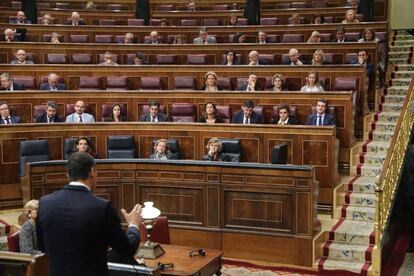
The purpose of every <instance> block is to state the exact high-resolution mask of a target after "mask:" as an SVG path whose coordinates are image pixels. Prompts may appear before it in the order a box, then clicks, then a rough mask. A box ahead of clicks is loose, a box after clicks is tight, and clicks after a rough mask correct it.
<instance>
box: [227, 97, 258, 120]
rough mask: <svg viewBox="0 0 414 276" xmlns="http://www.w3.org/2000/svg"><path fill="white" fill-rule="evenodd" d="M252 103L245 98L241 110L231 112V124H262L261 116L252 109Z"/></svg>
mask: <svg viewBox="0 0 414 276" xmlns="http://www.w3.org/2000/svg"><path fill="white" fill-rule="evenodd" d="M253 109H254V103H253V101H251V100H246V101H244V103H243V106H242V110H241V111H239V112H237V113H235V114H233V118H232V119H231V122H232V123H233V124H245V125H249V124H263V117H262V115H260V114H257V113H256V112H254V111H253Z"/></svg>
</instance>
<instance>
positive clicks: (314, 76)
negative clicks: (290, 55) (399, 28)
mask: <svg viewBox="0 0 414 276" xmlns="http://www.w3.org/2000/svg"><path fill="white" fill-rule="evenodd" d="M323 91H325V90H324V89H323V87H322V86H321V85H320V84H319V73H318V72H316V71H310V72H309V73H308V75H307V76H306V85H304V86H303V87H302V89H300V92H323Z"/></svg>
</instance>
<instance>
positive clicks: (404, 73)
mask: <svg viewBox="0 0 414 276" xmlns="http://www.w3.org/2000/svg"><path fill="white" fill-rule="evenodd" d="M392 74H393V76H394V78H396V79H404V78H411V77H412V76H414V71H410V70H400V69H399V70H398V71H395V72H393V73H392Z"/></svg>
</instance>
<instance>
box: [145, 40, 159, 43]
mask: <svg viewBox="0 0 414 276" xmlns="http://www.w3.org/2000/svg"><path fill="white" fill-rule="evenodd" d="M144 44H152V41H151V40H145V41H144ZM156 44H162V42H161V40H158V42H157V43H156Z"/></svg>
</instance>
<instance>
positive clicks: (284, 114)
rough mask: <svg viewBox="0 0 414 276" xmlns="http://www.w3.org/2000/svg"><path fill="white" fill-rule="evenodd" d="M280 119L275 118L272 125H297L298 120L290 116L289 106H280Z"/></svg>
mask: <svg viewBox="0 0 414 276" xmlns="http://www.w3.org/2000/svg"><path fill="white" fill-rule="evenodd" d="M278 114H279V116H278V117H275V118H273V120H272V124H275V125H281V126H284V125H297V124H298V120H296V118H294V117H291V116H289V114H290V107H289V105H287V104H281V105H279V110H278Z"/></svg>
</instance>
